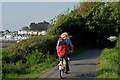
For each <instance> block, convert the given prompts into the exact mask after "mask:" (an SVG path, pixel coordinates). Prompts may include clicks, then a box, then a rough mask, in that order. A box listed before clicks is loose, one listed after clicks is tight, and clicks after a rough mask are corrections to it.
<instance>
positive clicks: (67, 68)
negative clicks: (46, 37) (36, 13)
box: [65, 59, 69, 72]
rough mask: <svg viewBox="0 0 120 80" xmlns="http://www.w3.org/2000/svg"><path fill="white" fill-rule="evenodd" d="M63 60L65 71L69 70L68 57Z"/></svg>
mask: <svg viewBox="0 0 120 80" xmlns="http://www.w3.org/2000/svg"><path fill="white" fill-rule="evenodd" d="M65 61H66V71H67V72H68V71H69V64H68V59H65Z"/></svg>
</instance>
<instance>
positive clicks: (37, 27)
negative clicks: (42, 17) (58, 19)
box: [29, 21, 49, 31]
mask: <svg viewBox="0 0 120 80" xmlns="http://www.w3.org/2000/svg"><path fill="white" fill-rule="evenodd" d="M29 26H30V30H36V31H43V30H47V29H48V26H49V22H46V21H43V22H39V23H34V22H32V23H31V24H30V25H29Z"/></svg>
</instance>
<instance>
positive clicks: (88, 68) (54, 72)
mask: <svg viewBox="0 0 120 80" xmlns="http://www.w3.org/2000/svg"><path fill="white" fill-rule="evenodd" d="M101 52H102V49H99V48H94V49H91V50H88V51H85V52H83V53H80V54H79V55H77V56H75V57H73V58H72V59H71V61H70V71H69V73H68V74H64V79H75V78H76V79H79V78H81V79H84V78H91V79H92V78H95V77H96V69H97V60H98V57H99V55H100V54H101ZM71 54H72V53H71ZM45 78H46V79H53V78H54V79H59V78H60V76H59V70H58V66H55V67H53V68H52V69H50V70H49V71H48V72H46V73H44V74H43V75H41V76H39V77H38V78H37V79H41V80H42V79H45ZM37 79H36V80H37Z"/></svg>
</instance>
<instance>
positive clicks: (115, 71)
mask: <svg viewBox="0 0 120 80" xmlns="http://www.w3.org/2000/svg"><path fill="white" fill-rule="evenodd" d="M119 39H120V37H119ZM119 39H118V42H117V43H119V42H120V41H119ZM119 51H120V46H119V45H118V44H117V46H116V47H114V48H111V49H108V48H105V49H104V50H103V52H102V53H101V55H100V57H99V61H98V67H97V78H119V76H120V71H119V66H120V56H119Z"/></svg>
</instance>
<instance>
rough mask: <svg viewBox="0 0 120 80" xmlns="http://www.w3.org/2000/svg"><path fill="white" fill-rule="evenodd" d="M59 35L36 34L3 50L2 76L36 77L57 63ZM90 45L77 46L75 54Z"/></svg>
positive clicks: (72, 54)
mask: <svg viewBox="0 0 120 80" xmlns="http://www.w3.org/2000/svg"><path fill="white" fill-rule="evenodd" d="M58 38H59V37H58V36H54V35H46V36H36V37H31V38H29V39H26V40H23V41H21V42H19V43H16V44H14V45H12V46H10V47H8V48H6V49H5V50H3V51H2V56H3V57H2V78H36V77H38V76H40V75H41V74H42V73H44V72H46V71H48V70H49V69H50V68H52V67H53V66H54V65H56V64H57V60H56V58H55V55H54V53H55V52H56V44H57V39H58ZM88 49H89V47H84V46H79V47H75V49H74V53H71V56H75V55H77V54H79V53H80V52H83V51H85V50H88Z"/></svg>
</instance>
